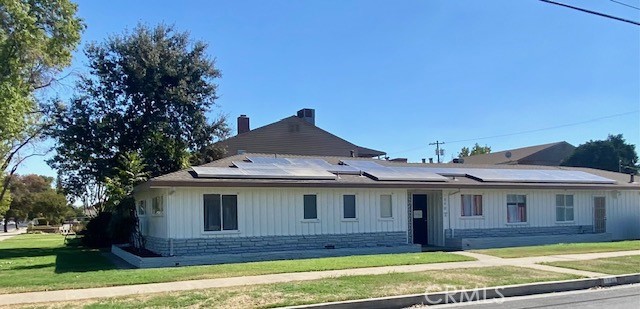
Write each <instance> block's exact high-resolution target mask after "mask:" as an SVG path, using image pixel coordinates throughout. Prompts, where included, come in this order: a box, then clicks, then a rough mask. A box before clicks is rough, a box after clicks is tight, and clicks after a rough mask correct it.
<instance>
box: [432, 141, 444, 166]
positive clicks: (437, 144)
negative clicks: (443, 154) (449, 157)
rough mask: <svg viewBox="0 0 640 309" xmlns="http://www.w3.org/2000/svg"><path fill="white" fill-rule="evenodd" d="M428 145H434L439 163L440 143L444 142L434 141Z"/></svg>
mask: <svg viewBox="0 0 640 309" xmlns="http://www.w3.org/2000/svg"><path fill="white" fill-rule="evenodd" d="M429 145H436V156H438V163H440V145H444V142H439V141H435V142H434V143H429Z"/></svg>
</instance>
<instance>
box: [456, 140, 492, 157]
mask: <svg viewBox="0 0 640 309" xmlns="http://www.w3.org/2000/svg"><path fill="white" fill-rule="evenodd" d="M490 152H491V147H489V146H487V145H484V146H480V145H479V144H478V143H476V144H475V145H473V147H471V149H469V148H468V147H462V149H460V155H459V157H460V158H462V157H468V156H473V155H478V154H485V153H490Z"/></svg>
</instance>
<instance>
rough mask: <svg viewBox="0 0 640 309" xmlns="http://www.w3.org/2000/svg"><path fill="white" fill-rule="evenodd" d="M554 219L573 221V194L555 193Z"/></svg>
mask: <svg viewBox="0 0 640 309" xmlns="http://www.w3.org/2000/svg"><path fill="white" fill-rule="evenodd" d="M556 221H558V222H571V221H573V195H570V194H556Z"/></svg>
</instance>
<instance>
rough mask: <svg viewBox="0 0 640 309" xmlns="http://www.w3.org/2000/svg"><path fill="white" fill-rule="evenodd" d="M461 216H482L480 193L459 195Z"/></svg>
mask: <svg viewBox="0 0 640 309" xmlns="http://www.w3.org/2000/svg"><path fill="white" fill-rule="evenodd" d="M460 199H461V205H462V212H461V214H462V216H463V217H473V216H482V195H471V194H462V195H461V196H460Z"/></svg>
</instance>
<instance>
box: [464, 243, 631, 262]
mask: <svg viewBox="0 0 640 309" xmlns="http://www.w3.org/2000/svg"><path fill="white" fill-rule="evenodd" d="M629 250H640V240H627V241H614V242H591V243H570V244H555V245H544V246H531V247H512V248H500V249H486V250H473V251H472V252H477V253H482V254H488V255H493V256H498V257H502V258H518V257H528V256H541V255H557V254H577V253H593V252H610V251H629Z"/></svg>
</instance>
